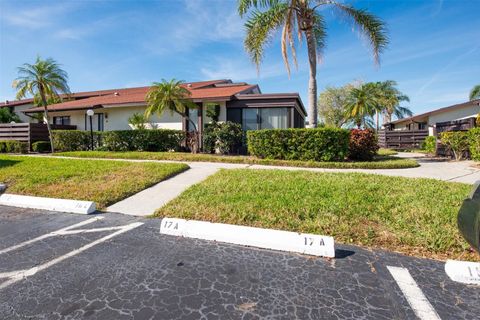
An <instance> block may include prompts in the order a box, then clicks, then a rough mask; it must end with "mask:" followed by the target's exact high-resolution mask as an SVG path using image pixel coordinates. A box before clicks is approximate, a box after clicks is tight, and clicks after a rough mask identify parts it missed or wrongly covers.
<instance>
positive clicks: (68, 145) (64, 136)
mask: <svg viewBox="0 0 480 320" xmlns="http://www.w3.org/2000/svg"><path fill="white" fill-rule="evenodd" d="M101 138H102V132H94V133H93V145H94V148H97V147H98V146H100V144H101ZM91 139H92V138H91V135H90V131H81V130H54V131H53V146H54V148H55V151H86V150H90V148H91Z"/></svg>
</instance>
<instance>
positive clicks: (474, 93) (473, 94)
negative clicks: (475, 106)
mask: <svg viewBox="0 0 480 320" xmlns="http://www.w3.org/2000/svg"><path fill="white" fill-rule="evenodd" d="M475 99H480V84H477V85H476V86H474V87H473V88H472V90H471V91H470V100H475Z"/></svg>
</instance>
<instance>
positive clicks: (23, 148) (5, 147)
mask: <svg viewBox="0 0 480 320" xmlns="http://www.w3.org/2000/svg"><path fill="white" fill-rule="evenodd" d="M27 152H28V144H27V143H26V142H21V141H15V140H1V141H0V153H27Z"/></svg>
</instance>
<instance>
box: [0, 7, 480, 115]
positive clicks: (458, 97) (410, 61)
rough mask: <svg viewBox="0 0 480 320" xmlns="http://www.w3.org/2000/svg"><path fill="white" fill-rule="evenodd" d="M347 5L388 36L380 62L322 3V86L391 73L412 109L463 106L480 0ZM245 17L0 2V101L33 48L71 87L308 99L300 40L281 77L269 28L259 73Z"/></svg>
mask: <svg viewBox="0 0 480 320" xmlns="http://www.w3.org/2000/svg"><path fill="white" fill-rule="evenodd" d="M348 2H349V3H352V4H353V5H355V6H356V7H358V8H365V9H368V10H370V11H372V12H374V13H375V14H377V15H378V16H380V17H381V18H382V19H384V20H385V21H386V23H387V24H388V29H389V32H390V38H391V43H390V46H389V48H388V49H387V50H386V51H385V53H384V54H383V55H382V57H381V60H382V61H381V65H380V67H377V66H375V65H374V64H373V60H372V56H371V52H370V50H369V48H368V46H366V45H365V41H364V40H362V39H360V38H359V37H358V34H357V33H356V32H355V31H353V30H352V28H351V25H349V24H348V22H347V21H344V20H342V19H338V18H337V17H335V15H334V14H333V13H332V12H331V11H330V10H324V11H323V13H324V15H325V17H326V19H327V24H328V32H329V37H328V47H327V49H326V52H325V56H324V59H323V62H322V64H321V65H320V66H319V69H318V76H317V78H318V86H319V90H320V91H321V90H322V89H323V88H325V87H326V86H328V85H343V84H345V83H347V82H350V81H353V80H363V81H378V80H386V79H392V80H396V81H397V82H398V83H399V88H400V89H401V90H402V91H403V92H404V93H406V94H407V95H409V96H410V98H411V103H410V104H409V106H410V108H411V109H412V110H413V111H414V112H415V113H420V112H423V111H428V110H430V109H434V108H437V107H443V106H447V105H450V104H454V103H458V102H463V101H465V100H466V99H467V97H468V92H469V90H470V89H471V88H472V87H473V85H475V84H478V83H480V19H478V12H479V9H480V0H451V1H447V0H445V1H441V0H431V1H416V0H408V1H394V0H390V1H388V0H384V1H380V0H376V1H373V0H371V1H348ZM243 23H244V21H242V20H241V19H240V18H239V17H238V15H237V13H236V1H235V0H232V1H229V0H185V1H183V0H159V1H147V0H137V1H133V0H132V1H128V0H110V1H93V0H92V1H48V0H42V1H22V0H0V99H1V100H2V101H3V100H5V99H9V100H13V98H14V96H15V92H14V90H13V89H12V87H11V83H12V81H13V80H14V79H15V77H16V72H17V71H16V68H17V67H18V66H20V65H21V64H22V63H24V62H33V61H34V59H35V57H36V55H37V54H39V55H41V56H42V57H52V58H54V59H56V60H57V61H58V62H60V63H61V64H62V65H63V68H64V69H65V70H66V71H67V72H68V74H69V83H70V87H71V89H72V91H86V90H100V89H109V88H122V87H132V86H143V85H148V84H150V83H151V82H153V81H159V80H161V79H162V78H166V79H170V78H176V79H181V80H186V81H196V80H207V79H222V78H229V79H232V80H234V81H247V82H250V83H258V84H259V85H260V87H261V89H262V91H263V92H265V93H269V92H299V93H300V94H301V96H302V98H303V101H304V103H305V104H306V103H307V98H306V95H307V84H308V65H307V62H306V61H307V60H306V53H305V45H304V44H303V45H301V47H300V48H299V49H298V50H299V52H298V55H299V69H298V70H297V71H293V72H292V75H291V77H290V78H289V77H288V75H287V72H286V71H285V68H284V65H283V62H282V58H281V52H280V48H279V42H280V41H279V35H277V37H276V38H274V39H272V42H271V44H270V46H269V47H268V50H267V52H266V57H265V60H264V63H263V64H262V66H261V68H260V74H259V75H258V74H257V71H256V69H255V66H254V65H252V64H251V62H250V60H249V58H248V56H247V54H246V53H245V51H244V50H243V37H244V27H243Z"/></svg>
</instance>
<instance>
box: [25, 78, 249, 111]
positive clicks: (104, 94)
mask: <svg viewBox="0 0 480 320" xmlns="http://www.w3.org/2000/svg"><path fill="white" fill-rule="evenodd" d="M219 83H222V86H220V87H215V86H214V85H215V84H219ZM223 84H224V85H223ZM184 86H185V87H186V88H187V89H188V90H189V91H190V93H191V96H190V98H191V99H193V100H194V101H200V100H209V99H230V98H231V97H232V96H234V95H236V94H238V93H243V92H246V91H249V90H251V89H253V88H255V87H256V85H249V84H243V83H242V84H233V83H231V81H230V80H212V81H202V82H191V83H185V84H184ZM149 89H150V87H137V88H127V89H112V90H102V91H92V92H88V94H90V95H91V96H90V97H89V98H84V99H78V100H72V101H65V102H62V103H57V104H53V105H50V106H48V109H49V110H50V111H66V110H81V109H87V108H95V107H101V106H114V105H125V104H144V103H145V95H146V94H147V93H148V91H149ZM99 92H101V94H99ZM84 94H86V93H84ZM72 96H73V95H72ZM41 110H42V108H31V109H28V110H26V111H25V112H26V113H34V112H39V111H41Z"/></svg>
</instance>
